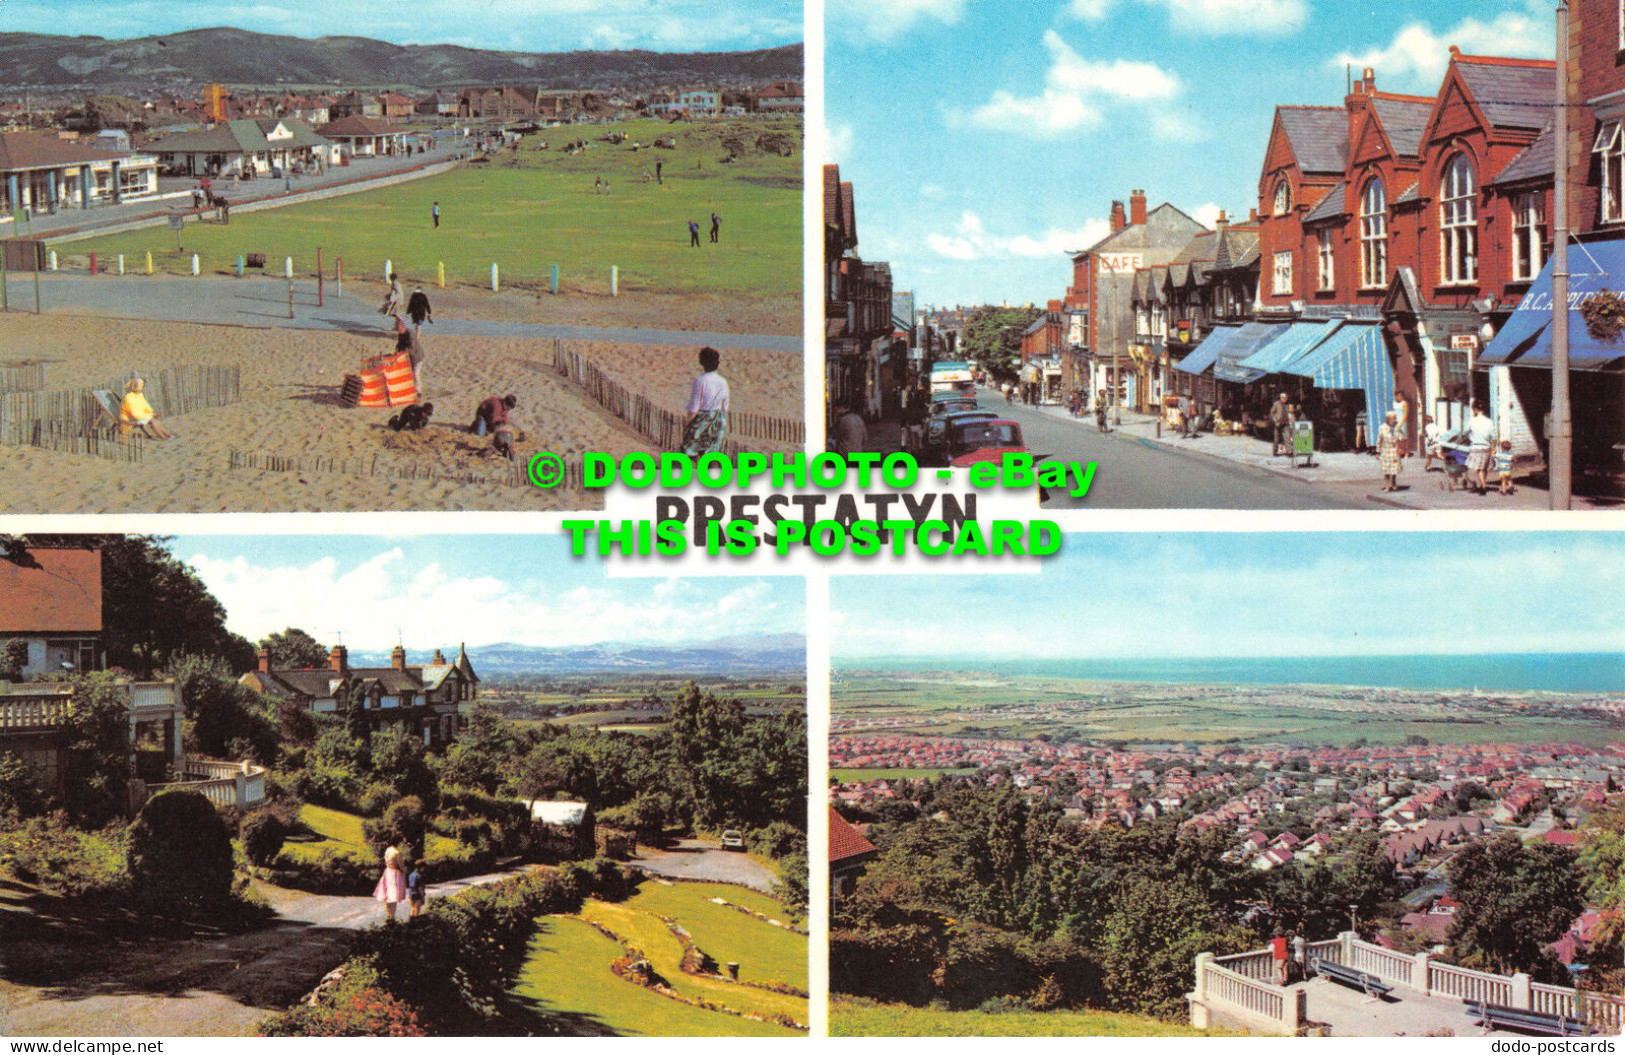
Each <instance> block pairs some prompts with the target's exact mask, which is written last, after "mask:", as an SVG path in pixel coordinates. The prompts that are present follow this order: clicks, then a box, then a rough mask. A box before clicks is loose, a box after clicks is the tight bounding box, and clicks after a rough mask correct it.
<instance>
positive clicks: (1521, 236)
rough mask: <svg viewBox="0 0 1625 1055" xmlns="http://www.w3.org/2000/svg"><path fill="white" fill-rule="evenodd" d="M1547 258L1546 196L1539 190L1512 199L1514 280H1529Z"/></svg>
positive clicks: (1538, 271)
mask: <svg viewBox="0 0 1625 1055" xmlns="http://www.w3.org/2000/svg"><path fill="white" fill-rule="evenodd" d="M1545 261H1546V195H1545V194H1544V193H1543V192H1540V191H1536V192H1534V193H1532V194H1520V195H1518V196H1517V197H1516V198H1514V199H1513V201H1512V280H1513V281H1514V282H1528V281H1530V280H1532V279H1533V278H1534V277H1535V276H1536V275H1538V274H1540V265H1541V264H1543V263H1545Z"/></svg>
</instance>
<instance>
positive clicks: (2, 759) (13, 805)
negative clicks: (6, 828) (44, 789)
mask: <svg viewBox="0 0 1625 1055" xmlns="http://www.w3.org/2000/svg"><path fill="white" fill-rule="evenodd" d="M44 805H45V796H44V795H42V794H41V793H40V789H39V785H38V784H37V783H36V782H35V780H34V773H33V771H32V770H30V769H29V768H28V766H27V765H26V764H25V763H24V762H23V760H22V759H20V758H18V757H17V756H16V755H14V754H12V753H11V752H10V751H0V817H4V816H6V815H8V814H12V815H16V816H21V817H29V816H32V815H34V814H36V813H38V812H39V811H40V809H41V808H42V807H43V806H44Z"/></svg>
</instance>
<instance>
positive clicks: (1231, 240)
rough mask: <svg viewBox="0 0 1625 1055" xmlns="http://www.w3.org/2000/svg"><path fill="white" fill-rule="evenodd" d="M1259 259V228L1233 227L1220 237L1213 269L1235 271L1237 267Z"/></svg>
mask: <svg viewBox="0 0 1625 1055" xmlns="http://www.w3.org/2000/svg"><path fill="white" fill-rule="evenodd" d="M1257 259H1258V230H1257V228H1248V227H1239V228H1238V227H1231V228H1228V229H1227V230H1226V231H1225V232H1224V233H1223V234H1222V235H1221V236H1220V238H1219V248H1218V251H1217V252H1215V253H1214V255H1213V269H1214V270H1215V271H1233V270H1235V269H1236V268H1240V267H1246V266H1247V265H1248V264H1251V263H1252V262H1253V261H1255V260H1257Z"/></svg>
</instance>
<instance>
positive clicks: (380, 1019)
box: [259, 960, 428, 1037]
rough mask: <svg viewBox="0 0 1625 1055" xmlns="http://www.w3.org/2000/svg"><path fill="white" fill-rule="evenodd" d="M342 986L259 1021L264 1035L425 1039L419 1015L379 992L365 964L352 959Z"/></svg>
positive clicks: (368, 964) (373, 971)
mask: <svg viewBox="0 0 1625 1055" xmlns="http://www.w3.org/2000/svg"><path fill="white" fill-rule="evenodd" d="M342 970H343V973H342V974H341V975H340V977H339V981H338V984H336V985H334V986H332V987H330V988H327V989H324V990H323V991H322V992H321V995H320V996H319V997H318V999H317V1000H316V1002H315V1003H314V1004H300V1005H298V1006H297V1007H293V1008H290V1009H289V1010H287V1011H284V1012H282V1013H280V1014H277V1015H272V1016H271V1017H270V1018H268V1019H266V1020H265V1021H264V1022H262V1023H260V1034H259V1035H260V1036H262V1037H423V1036H427V1035H428V1034H426V1033H425V1032H424V1031H423V1027H422V1026H420V1025H418V1016H417V1013H416V1012H414V1011H413V1010H412V1009H411V1007H409V1006H408V1005H407V1004H406V1002H405V1001H403V1000H401V999H399V998H398V997H395V996H392V995H390V994H389V993H388V992H386V991H385V990H383V989H381V988H379V985H378V972H377V970H376V969H374V968H373V967H372V965H371V962H370V961H367V960H352V961H350V962H349V963H347V964H346V965H345V966H344V968H343V969H342Z"/></svg>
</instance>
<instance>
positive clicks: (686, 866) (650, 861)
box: [633, 839, 776, 894]
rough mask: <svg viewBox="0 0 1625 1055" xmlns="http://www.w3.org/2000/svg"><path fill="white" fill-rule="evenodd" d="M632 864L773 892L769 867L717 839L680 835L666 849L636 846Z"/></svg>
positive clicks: (658, 872)
mask: <svg viewBox="0 0 1625 1055" xmlns="http://www.w3.org/2000/svg"><path fill="white" fill-rule="evenodd" d="M633 864H634V865H635V866H636V867H637V868H638V869H640V870H642V871H644V872H648V873H650V874H651V875H659V876H667V877H669V878H672V879H700V880H706V881H707V882H712V883H733V884H735V885H736V886H743V887H749V888H750V889H752V890H760V891H761V892H762V893H764V894H771V893H772V892H773V881H774V879H775V878H776V877H775V876H774V875H773V871H772V869H770V868H768V867H767V866H766V865H764V864H762V863H761V862H760V861H757V860H756V859H754V858H753V857H751V856H750V855H749V854H746V853H740V852H739V851H737V850H724V849H722V844H721V843H716V842H709V841H706V840H701V839H681V840H679V841H678V843H677V845H676V846H674V847H672V848H671V849H669V850H655V849H650V848H648V847H645V846H639V847H638V860H636V861H634V862H633Z"/></svg>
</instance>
